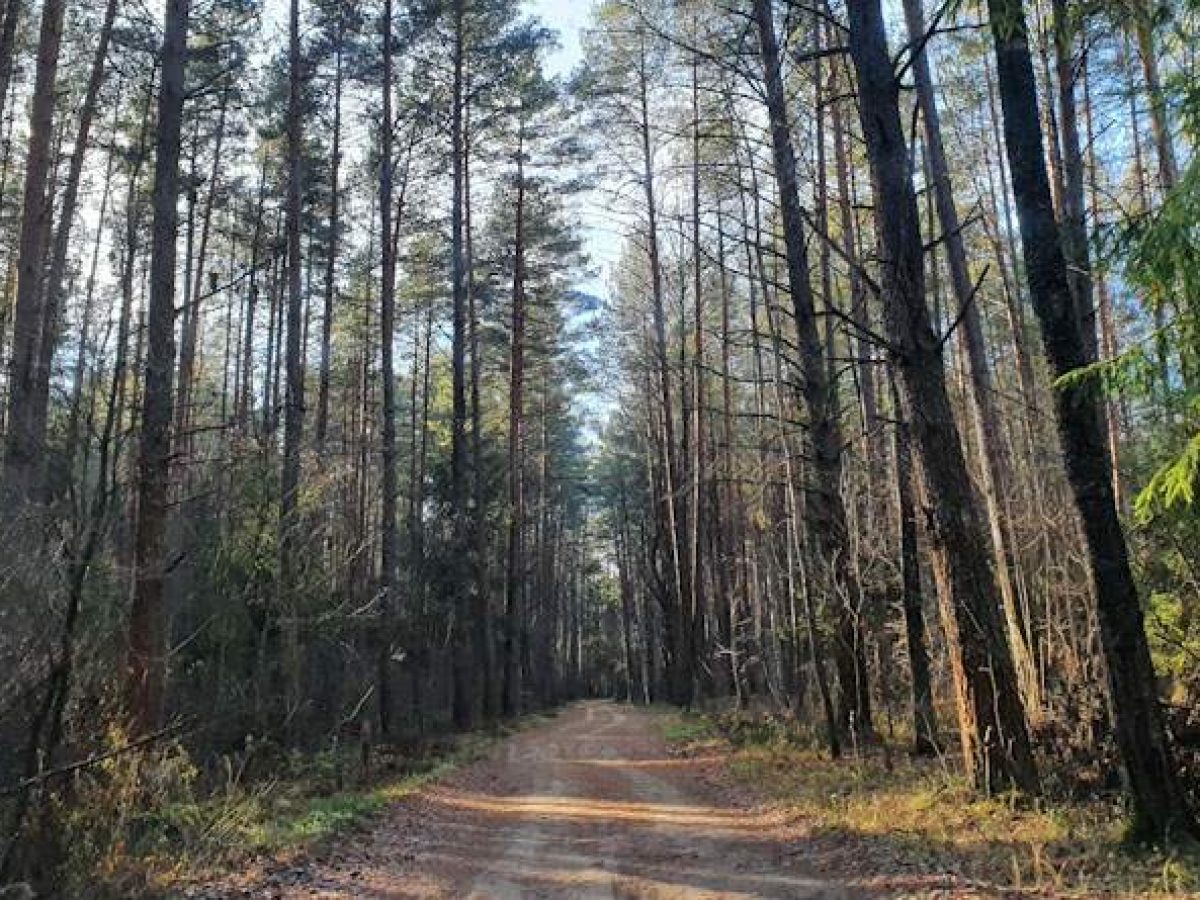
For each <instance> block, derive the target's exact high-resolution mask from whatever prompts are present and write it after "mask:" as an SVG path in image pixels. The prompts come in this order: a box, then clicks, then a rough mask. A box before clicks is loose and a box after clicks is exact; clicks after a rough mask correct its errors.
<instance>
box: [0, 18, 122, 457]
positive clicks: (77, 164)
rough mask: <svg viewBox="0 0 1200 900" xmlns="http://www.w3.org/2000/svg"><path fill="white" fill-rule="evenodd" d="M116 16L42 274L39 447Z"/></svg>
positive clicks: (98, 55) (101, 44)
mask: <svg viewBox="0 0 1200 900" xmlns="http://www.w3.org/2000/svg"><path fill="white" fill-rule="evenodd" d="M116 15H117V0H108V2H107V3H106V4H105V7H104V17H103V19H102V20H101V22H100V33H99V35H98V37H97V42H96V52H95V53H94V54H93V56H92V65H91V69H90V71H89V74H88V82H87V88H86V90H85V91H84V95H83V103H82V104H81V105H80V107H79V125H78V128H77V129H76V132H75V143H74V146H73V147H72V149H71V164H70V166H69V167H68V169H67V180H66V184H65V185H64V187H63V197H62V203H61V205H60V207H59V209H60V211H59V221H58V227H57V229H56V230H55V233H54V241H53V246H52V248H51V256H50V271H49V274H48V275H47V277H46V295H45V310H44V313H43V317H42V333H41V338H40V341H39V349H38V368H37V376H36V377H37V382H36V385H35V387H34V398H33V404H34V408H33V411H32V413H31V420H30V422H31V426H32V428H33V429H34V432H35V434H34V444H35V446H38V447H41V446H44V445H45V440H46V419H47V416H48V413H49V403H50V373H51V369H52V363H53V361H54V351H55V349H56V347H57V345H58V339H59V332H60V331H61V321H60V320H61V316H62V308H63V296H62V293H63V278H64V275H65V273H66V268H67V252H68V250H69V249H70V245H71V228H72V225H73V224H74V221H75V209H76V206H77V204H78V199H79V183H80V181H81V179H82V176H83V163H84V159H85V158H86V157H87V148H88V142H89V141H90V139H91V132H92V122H93V121H94V120H95V117H96V108H97V106H98V105H99V99H100V88H101V87H102V86H103V84H104V75H105V72H106V70H107V65H108V45H109V41H110V39H111V37H112V30H113V22H114V20H115V19H116ZM0 96H2V95H0Z"/></svg>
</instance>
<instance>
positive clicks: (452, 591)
mask: <svg viewBox="0 0 1200 900" xmlns="http://www.w3.org/2000/svg"><path fill="white" fill-rule="evenodd" d="M465 2H466V0H454V3H453V19H454V20H453V29H454V37H453V49H452V65H453V70H454V74H453V84H452V86H451V99H450V103H451V114H450V156H451V178H452V181H453V184H452V188H451V198H450V232H451V237H450V257H451V260H450V269H451V274H450V280H451V294H452V298H451V299H452V305H453V310H452V320H451V337H450V344H451V347H450V356H451V413H450V515H451V519H452V522H451V529H452V537H451V544H452V546H453V548H454V549H453V552H454V553H455V554H456V555H457V554H460V553H464V552H466V551H468V549H469V547H468V541H467V530H468V521H467V519H468V515H467V513H468V510H467V501H468V491H467V371H466V365H467V278H468V273H467V266H466V252H465V246H464V231H463V228H464V225H463V213H464V209H463V180H464V179H463V174H464V166H465V152H464V148H465V141H464V134H463V119H464V117H465V110H466V103H467V96H466V90H465V79H464V67H465V64H466V59H465V57H466V52H467V38H466V21H465V15H466V11H465ZM451 568H452V571H451V573H449V577H448V578H447V587H448V589H449V594H448V599H449V602H450V604H451V606H452V608H453V610H454V614H453V632H452V637H453V640H452V645H451V653H452V660H451V674H452V703H451V705H452V707H453V708H452V710H451V712H452V716H453V719H454V725H455V727H456V728H459V729H462V730H466V729H467V728H469V727H470V725H471V718H472V716H471V712H472V710H471V707H472V699H473V698H471V696H470V691H469V684H470V675H469V668H470V663H471V660H470V657H469V651H470V644H471V642H470V625H469V619H470V616H471V603H470V592H469V585H468V582H467V578H466V577H465V573H466V572H469V571H470V569H469V567H466V566H458V565H456V566H453V567H451Z"/></svg>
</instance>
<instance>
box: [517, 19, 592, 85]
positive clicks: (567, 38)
mask: <svg viewBox="0 0 1200 900" xmlns="http://www.w3.org/2000/svg"><path fill="white" fill-rule="evenodd" d="M526 7H527V8H528V9H529V11H530V12H531V13H532V14H533V15H535V16H537V17H538V18H540V19H541V20H542V21H543V22H545V23H546V24H547V25H549V26H550V27H551V28H553V29H554V30H555V31H557V32H558V39H559V43H560V44H561V45H562V46H561V47H560V48H559V49H558V50H557V51H555V52H554V54H552V55H551V57H550V58H549V59H548V60H547V63H548V68H549V69H550V74H552V75H567V74H569V73H570V71H571V70H572V69H573V68H574V67H575V64H576V63H577V62H579V55H580V50H579V35H580V32H581V31H582V29H583V27H584V26H585V25H586V24H587V22H588V19H589V18H591V10H592V3H591V0H528V2H527V3H526Z"/></svg>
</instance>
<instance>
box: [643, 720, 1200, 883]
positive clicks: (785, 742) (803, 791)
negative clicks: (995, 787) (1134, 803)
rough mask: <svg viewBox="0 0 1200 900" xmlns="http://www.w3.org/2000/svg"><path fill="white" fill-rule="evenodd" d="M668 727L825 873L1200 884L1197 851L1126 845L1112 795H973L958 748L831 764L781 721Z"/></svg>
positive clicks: (870, 879)
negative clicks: (789, 827)
mask: <svg viewBox="0 0 1200 900" xmlns="http://www.w3.org/2000/svg"><path fill="white" fill-rule="evenodd" d="M663 727H664V732H665V735H666V738H667V740H668V742H669V743H670V744H671V745H672V746H673V748H674V749H675V751H676V752H678V753H680V754H684V755H688V756H704V755H715V756H720V757H722V759H723V765H722V769H723V774H724V775H726V776H727V777H728V779H729V780H730V781H731V782H732V783H733V784H735V785H736V786H738V787H740V788H743V789H749V790H751V791H753V793H754V795H755V796H756V798H758V799H761V800H762V801H763V802H765V803H767V804H770V805H771V806H772V807H776V808H778V809H779V810H780V811H781V812H782V813H784V814H786V815H787V816H789V817H794V818H795V819H796V820H797V824H798V825H799V826H800V827H801V829H802V832H801V833H803V834H804V835H805V837H806V841H805V844H804V848H805V850H804V852H805V854H806V857H807V856H808V855H810V854H811V859H812V860H813V863H814V865H815V866H817V867H818V872H819V874H821V875H823V876H829V877H841V878H850V879H858V880H860V881H861V882H862V883H864V884H866V885H878V886H880V887H886V888H889V889H893V890H903V889H904V887H905V886H909V887H911V889H912V890H914V891H917V890H919V891H930V890H935V889H937V888H938V887H942V888H944V889H953V890H955V891H956V892H957V891H959V890H963V891H968V892H974V891H978V892H980V893H983V894H987V895H1002V896H1007V895H1010V893H1012V892H1017V893H1026V894H1038V895H1045V896H1054V897H1095V896H1099V895H1103V896H1113V895H1116V896H1154V897H1168V896H1194V892H1196V891H1197V890H1200V851H1198V849H1197V848H1196V847H1195V846H1183V847H1172V848H1169V849H1164V848H1161V847H1146V846H1145V845H1141V844H1134V843H1131V842H1130V841H1129V840H1128V839H1127V834H1126V829H1125V823H1126V816H1125V809H1124V807H1123V806H1122V803H1121V801H1120V798H1119V795H1118V794H1117V792H1101V793H1096V794H1093V795H1091V796H1086V797H1077V798H1049V797H1047V798H1039V799H1037V800H1033V801H1029V800H1025V799H1022V798H1020V797H1019V796H1018V795H1017V794H1014V793H1011V792H1009V793H1004V794H999V795H996V796H992V797H985V796H980V795H979V793H978V792H976V791H974V790H973V789H972V788H971V785H970V783H969V782H968V781H967V780H966V778H965V777H964V776H963V773H962V770H961V767H960V766H959V764H958V760H957V757H956V755H955V754H953V753H949V754H944V755H941V756H934V757H914V756H912V755H911V754H909V753H907V752H905V751H904V750H898V749H896V746H897V745H902V744H903V741H899V740H893V741H892V742H888V743H879V744H876V745H873V746H871V747H868V748H860V749H859V752H857V753H854V754H853V755H850V756H849V757H848V758H843V759H841V760H832V759H830V757H829V755H828V754H827V753H825V752H823V750H821V749H819V746H820V742H819V736H818V735H814V734H811V733H809V731H808V730H806V729H803V728H799V727H797V726H796V725H795V724H794V723H793V722H789V721H786V720H784V719H781V718H777V717H770V716H767V717H761V716H751V715H748V714H704V715H701V714H687V713H685V714H679V715H675V716H672V717H671V718H669V719H667V720H666V721H665V723H664V726H663ZM896 737H897V738H899V737H901V736H900V735H897V736H896Z"/></svg>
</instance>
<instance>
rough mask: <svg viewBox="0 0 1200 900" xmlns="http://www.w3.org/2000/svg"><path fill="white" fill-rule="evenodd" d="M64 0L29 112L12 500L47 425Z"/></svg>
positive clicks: (46, 40)
mask: <svg viewBox="0 0 1200 900" xmlns="http://www.w3.org/2000/svg"><path fill="white" fill-rule="evenodd" d="M65 7H66V0H46V2H45V3H44V4H43V6H42V24H41V32H40V34H39V36H38V48H37V71H36V76H35V79H34V86H33V100H32V101H31V106H30V114H29V152H28V154H27V155H26V157H25V191H24V199H23V201H22V208H21V232H20V243H19V245H18V246H19V249H18V257H17V301H16V310H15V313H14V316H13V345H12V363H11V376H10V378H9V393H8V433H7V435H6V438H7V439H6V441H5V446H4V472H5V480H6V481H7V488H8V490H9V491H10V492H11V494H12V497H13V499H17V500H20V499H24V500H28V499H32V497H33V495H34V494H35V492H36V491H37V490H38V484H37V483H38V480H39V477H40V476H39V470H40V467H41V465H42V462H43V454H42V448H43V445H44V442H45V425H44V423H43V424H42V426H41V427H40V428H39V426H38V422H37V380H38V369H39V366H40V355H41V351H42V348H41V346H40V344H41V338H42V332H43V328H44V325H43V321H44V317H45V315H46V304H45V292H44V290H43V287H44V282H43V275H44V273H45V265H46V260H45V253H46V242H47V240H48V238H49V236H50V218H51V213H52V209H51V208H52V205H53V203H52V196H51V192H52V188H51V184H50V171H51V167H50V160H51V141H52V140H53V138H54V100H55V86H56V80H57V76H58V55H59V46H60V44H61V43H62V30H63V14H64V11H65Z"/></svg>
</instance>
